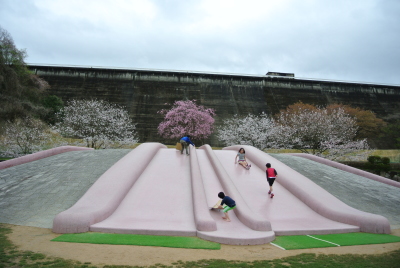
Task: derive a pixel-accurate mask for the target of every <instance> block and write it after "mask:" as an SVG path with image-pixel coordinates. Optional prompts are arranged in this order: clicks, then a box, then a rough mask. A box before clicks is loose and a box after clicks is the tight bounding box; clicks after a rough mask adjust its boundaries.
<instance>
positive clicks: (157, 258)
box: [6, 225, 400, 266]
mask: <svg viewBox="0 0 400 268" xmlns="http://www.w3.org/2000/svg"><path fill="white" fill-rule="evenodd" d="M6 226H8V227H10V228H12V231H13V232H12V233H11V234H9V235H8V237H9V239H10V240H11V241H12V242H13V243H14V244H15V245H16V246H18V247H19V249H20V250H30V251H33V252H37V253H43V254H46V255H47V256H52V257H60V258H65V259H72V260H77V261H80V262H91V263H92V264H94V265H111V264H114V265H138V266H148V265H154V264H156V263H161V264H165V265H170V264H172V263H173V262H176V261H178V260H181V261H197V260H201V259H226V260H241V261H254V260H268V259H275V258H282V257H287V256H293V255H298V254H301V253H316V254H348V253H352V254H382V253H386V252H390V251H393V250H397V249H400V243H390V244H378V245H366V246H351V247H336V248H319V249H301V250H287V251H285V250H281V249H279V248H276V247H274V246H272V245H270V244H265V245H256V246H231V245H222V247H221V250H203V249H177V248H163V247H142V246H125V245H95V244H79V243H65V242H51V241H50V240H51V239H53V238H55V237H57V236H59V234H55V233H53V232H52V231H51V230H50V229H45V228H37V227H28V226H18V225H6ZM392 234H393V235H397V236H400V229H396V230H392Z"/></svg>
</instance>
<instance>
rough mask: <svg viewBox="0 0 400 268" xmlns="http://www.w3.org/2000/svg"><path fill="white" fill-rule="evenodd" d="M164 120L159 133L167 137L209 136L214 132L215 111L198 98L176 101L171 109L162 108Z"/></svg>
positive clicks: (161, 112)
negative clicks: (199, 102) (198, 103)
mask: <svg viewBox="0 0 400 268" xmlns="http://www.w3.org/2000/svg"><path fill="white" fill-rule="evenodd" d="M158 113H160V114H162V115H163V116H164V121H162V122H161V123H160V124H159V125H158V133H159V134H160V135H161V136H162V137H163V138H167V139H177V138H180V137H182V136H184V135H190V136H191V137H192V138H193V139H197V140H201V139H206V138H208V137H209V136H210V135H211V133H212V132H213V126H214V121H215V120H214V116H215V111H214V109H211V108H206V107H204V106H202V105H197V104H196V100H187V101H175V103H174V105H173V106H172V108H171V109H169V110H166V109H163V110H160V111H158Z"/></svg>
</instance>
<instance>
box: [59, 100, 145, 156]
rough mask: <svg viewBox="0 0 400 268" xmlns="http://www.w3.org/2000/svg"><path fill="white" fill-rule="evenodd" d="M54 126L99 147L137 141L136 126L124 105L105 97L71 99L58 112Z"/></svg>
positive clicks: (63, 132) (68, 135)
mask: <svg viewBox="0 0 400 268" xmlns="http://www.w3.org/2000/svg"><path fill="white" fill-rule="evenodd" d="M57 117H58V119H59V122H58V123H56V124H55V126H54V129H55V130H56V131H58V132H59V133H61V135H63V136H64V137H70V138H77V139H83V141H84V142H85V144H86V146H87V147H91V148H95V149H99V148H110V147H115V146H123V145H130V144H134V143H136V142H137V141H138V138H137V134H136V126H135V124H133V123H132V121H131V119H130V117H129V114H128V112H127V111H126V110H125V109H124V108H123V107H121V106H119V105H116V104H111V103H109V102H106V101H103V100H95V99H94V100H71V101H69V102H68V103H67V105H66V106H65V107H64V108H63V109H62V110H61V111H60V112H59V113H58V114H57Z"/></svg>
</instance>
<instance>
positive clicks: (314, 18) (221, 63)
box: [0, 0, 400, 85]
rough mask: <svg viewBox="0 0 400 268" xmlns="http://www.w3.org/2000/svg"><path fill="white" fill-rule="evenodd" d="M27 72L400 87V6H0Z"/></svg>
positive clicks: (353, 2)
mask: <svg viewBox="0 0 400 268" xmlns="http://www.w3.org/2000/svg"><path fill="white" fill-rule="evenodd" d="M0 26H1V27H3V28H4V29H5V30H7V31H8V32H9V33H10V34H11V36H12V37H13V39H14V42H15V44H16V45H17V47H18V48H25V49H26V50H27V53H28V58H27V59H26V62H28V63H39V64H57V65H85V66H104V67H129V68H144V69H166V70H188V71H202V72H223V73H239V74H255V75H264V74H265V73H266V72H268V71H273V72H286V73H295V75H296V77H304V78H318V79H327V80H344V81H359V82H372V83H378V84H396V85H400V0H381V1H379V0H279V1H278V0H271V1H270V0H243V1H235V0H226V1H225V0H204V1H202V0H180V1H178V0H171V1H168V0H137V1H136V0H0Z"/></svg>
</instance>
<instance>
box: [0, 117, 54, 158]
mask: <svg viewBox="0 0 400 268" xmlns="http://www.w3.org/2000/svg"><path fill="white" fill-rule="evenodd" d="M50 136H51V134H50V131H49V127H48V126H47V125H46V124H44V123H43V122H42V121H40V120H38V119H34V118H31V117H26V118H23V119H16V120H15V121H14V122H8V123H7V124H6V125H5V126H4V129H3V135H2V137H1V145H2V148H3V152H2V155H4V156H7V157H19V156H22V155H26V154H31V153H35V152H38V151H41V150H43V147H44V146H45V144H46V142H47V141H48V140H49V138H50Z"/></svg>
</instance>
